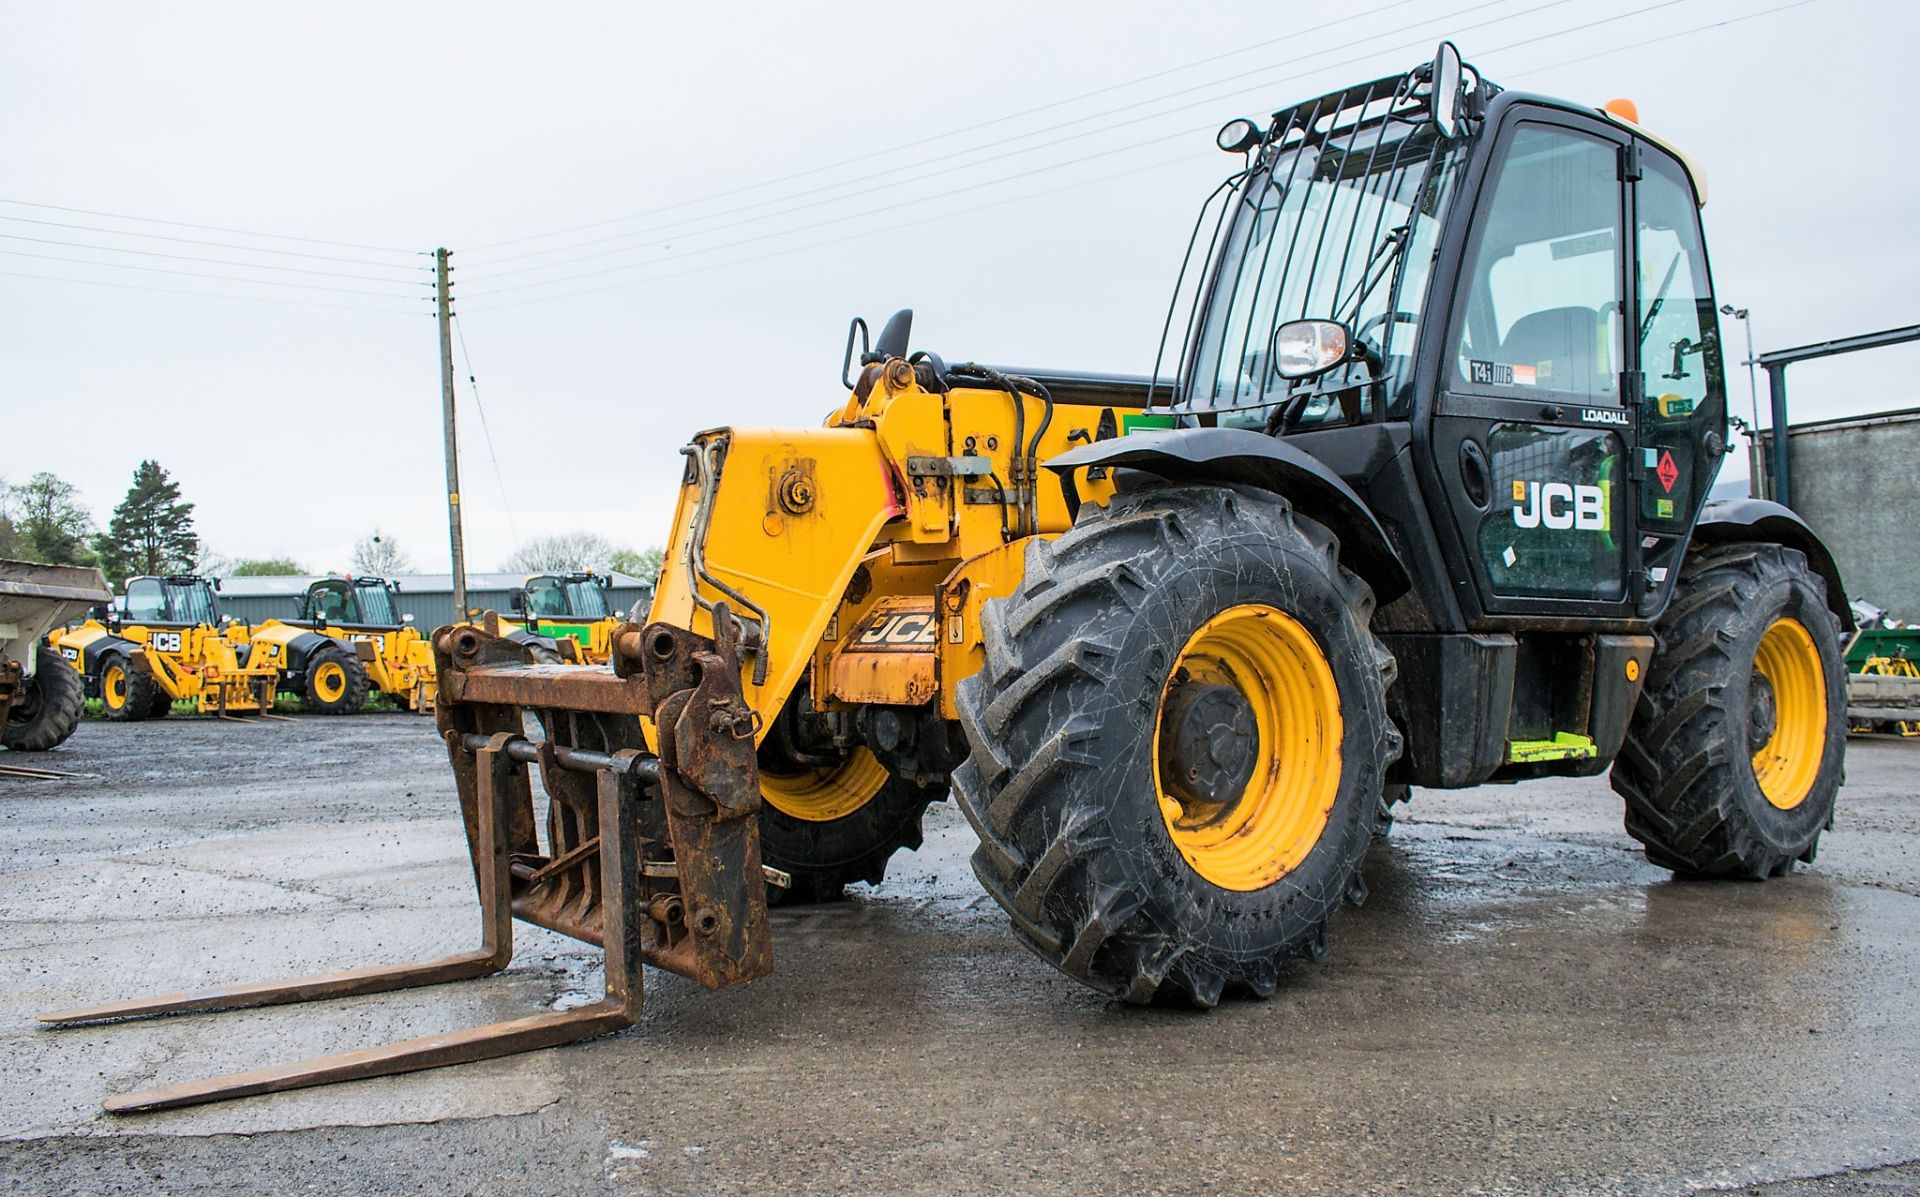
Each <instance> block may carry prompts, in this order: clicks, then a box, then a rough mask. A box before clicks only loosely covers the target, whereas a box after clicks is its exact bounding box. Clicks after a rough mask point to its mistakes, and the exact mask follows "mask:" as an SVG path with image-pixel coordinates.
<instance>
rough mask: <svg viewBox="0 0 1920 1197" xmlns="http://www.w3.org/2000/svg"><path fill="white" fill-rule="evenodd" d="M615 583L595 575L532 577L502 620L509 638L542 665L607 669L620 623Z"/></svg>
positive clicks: (515, 594) (513, 598)
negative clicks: (612, 601)
mask: <svg viewBox="0 0 1920 1197" xmlns="http://www.w3.org/2000/svg"><path fill="white" fill-rule="evenodd" d="M611 584H612V579H611V578H608V577H606V576H604V575H602V574H596V573H594V572H593V571H591V570H582V571H577V572H574V573H567V574H557V573H556V574H529V575H528V576H527V579H526V581H525V583H524V584H523V585H521V586H520V587H519V588H518V589H516V590H515V591H514V592H513V594H512V595H511V596H510V597H509V600H508V602H509V611H508V612H506V613H504V614H502V615H501V616H500V626H501V627H503V628H506V629H508V631H507V637H508V638H509V639H511V640H513V641H515V642H517V643H520V644H525V645H527V646H528V647H529V648H531V649H532V650H533V653H534V656H535V658H536V659H539V660H546V661H565V662H568V663H578V664H585V665H605V664H606V663H607V662H608V661H609V660H610V659H611V658H612V656H613V632H614V629H615V628H617V627H619V626H620V619H619V617H618V616H616V615H614V614H613V612H612V611H611V610H610V609H609V608H608V605H607V588H608V586H609V585H611Z"/></svg>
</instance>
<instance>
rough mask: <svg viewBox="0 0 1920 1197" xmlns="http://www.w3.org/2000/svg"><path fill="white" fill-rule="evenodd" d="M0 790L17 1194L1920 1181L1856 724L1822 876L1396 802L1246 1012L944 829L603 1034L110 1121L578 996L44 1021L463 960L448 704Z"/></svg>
mask: <svg viewBox="0 0 1920 1197" xmlns="http://www.w3.org/2000/svg"><path fill="white" fill-rule="evenodd" d="M32 763H34V764H37V765H44V766H47V767H52V768H60V769H69V770H80V771H86V772H88V773H91V774H93V775H94V776H93V777H91V778H88V779H82V780H74V781H53V782H49V781H16V780H8V779H0V978H4V984H0V1052H3V1053H4V1059H5V1062H6V1068H5V1072H4V1076H3V1077H0V1186H3V1187H4V1191H6V1192H9V1193H12V1192H18V1193H46V1194H56V1193H57V1194H75V1193H93V1192H142V1193H144V1192H174V1193H187V1192H201V1191H231V1192H308V1191H311V1192H319V1193H408V1194H430V1193H489V1194H490V1193H532V1192H550V1193H658V1194H670V1193H688V1194H694V1193H698V1194H708V1193H816V1192H821V1193H824V1192H836V1193H871V1194H896V1193H898V1194H946V1193H973V1192H1066V1191H1074V1192H1089V1193H1124V1194H1136V1193H1162V1192H1164V1193H1195V1192H1216V1193H1227V1194H1252V1193H1303V1194H1310V1193H1328V1194H1350V1193H1400V1192H1406V1193H1447V1194H1455V1193H1545V1192H1553V1193H1558V1192H1569V1193H1633V1194H1641V1193H1645V1194H1685V1193H1694V1192H1699V1191H1717V1190H1732V1191H1735V1192H1751V1191H1758V1192H1762V1193H1766V1194H1769V1195H1770V1197H1801V1195H1807V1197H1812V1195H1814V1194H1821V1195H1828V1194H1842V1193H1844V1194H1856V1193H1857V1194H1874V1195H1876V1197H1878V1195H1883V1194H1893V1193H1914V1192H1920V1165H1915V1164H1914V1163H1913V1161H1915V1160H1916V1159H1920V855H1916V854H1915V852H1914V851H1913V847H1912V846H1913V844H1914V843H1915V839H1916V832H1920V741H1908V742H1900V741H1895V740H1880V739H1876V740H1855V741H1853V743H1852V745H1851V747H1850V750H1849V757H1848V777H1849V783H1848V785H1847V788H1846V789H1845V790H1844V791H1843V793H1842V796H1841V806H1840V815H1839V822H1838V826H1837V827H1836V828H1835V829H1834V830H1833V831H1832V832H1830V833H1829V835H1828V837H1827V839H1826V841H1825V844H1824V846H1823V848H1822V851H1821V854H1820V858H1819V861H1818V863H1817V864H1816V865H1815V866H1814V867H1811V868H1806V869H1803V870H1801V871H1800V872H1798V873H1796V874H1795V875H1793V876H1790V877H1787V878H1784V879H1780V880H1776V881H1772V882H1768V883H1765V884H1750V883H1724V884H1701V883H1688V882H1676V881H1675V880H1673V879H1672V878H1671V876H1670V875H1669V874H1667V873H1666V872H1664V871H1663V870H1660V869H1656V868H1654V867H1652V866H1650V865H1648V864H1647V863H1646V861H1645V860H1644V859H1643V858H1642V857H1641V855H1640V854H1639V852H1638V851H1637V849H1636V846H1635V845H1634V844H1633V843H1632V842H1631V841H1630V840H1628V839H1627V838H1626V836H1625V834H1624V833H1623V832H1622V831H1621V830H1620V803H1619V800H1618V799H1617V798H1616V797H1615V796H1614V795H1613V793H1612V792H1611V791H1610V790H1609V789H1608V788H1607V786H1606V783H1605V780H1604V779H1594V780H1588V781H1579V782H1539V783H1533V784H1529V785H1526V786H1517V787H1488V788H1485V789H1482V790H1478V791H1470V792H1466V793H1454V794H1442V793H1416V795H1415V799H1414V802H1413V804H1412V806H1411V807H1408V808H1402V810H1403V817H1402V819H1401V821H1400V823H1399V825H1398V826H1397V827H1396V828H1395V830H1394V834H1393V836H1392V837H1391V838H1390V839H1389V840H1387V841H1386V842H1385V843H1382V844H1378V845H1376V847H1375V848H1374V850H1373V853H1372V855H1371V857H1370V858H1369V862H1368V867H1367V879H1368V882H1369V884H1370V886H1371V889H1372V896H1371V898H1370V899H1369V901H1368V902H1367V904H1366V905H1365V907H1363V908H1361V909H1357V910H1348V911H1345V912H1343V913H1342V914H1341V915H1340V916H1338V917H1337V918H1336V920H1335V922H1334V925H1333V928H1332V934H1331V940H1332V947H1333V951H1332V954H1331V955H1330V956H1329V957H1328V958H1327V959H1326V960H1325V961H1323V962H1322V963H1320V964H1318V965H1314V966H1295V968H1294V970H1293V971H1292V972H1291V973H1289V974H1288V976H1287V979H1286V981H1285V983H1284V984H1283V985H1282V988H1281V990H1280V992H1279V994H1278V995H1276V996H1275V997H1274V998H1272V999H1270V1000H1267V1001H1251V1000H1242V1001H1229V1002H1225V1003H1223V1004H1222V1005H1221V1006H1220V1007H1219V1008H1218V1009H1216V1010H1214V1011H1212V1012H1209V1013H1199V1012H1195V1011H1190V1010H1185V1009H1172V1008H1166V1009H1162V1008H1151V1009H1136V1008H1132V1007H1123V1006H1118V1005H1114V1004H1112V1003H1108V1002H1106V1001H1104V1000H1103V999H1101V998H1100V997H1099V996H1097V995H1095V994H1093V993H1091V992H1089V991H1086V990H1084V989H1082V988H1081V987H1080V986H1078V985H1077V984H1076V983H1074V982H1071V981H1069V980H1068V979H1066V978H1065V977H1063V976H1061V975H1059V974H1057V973H1054V972H1053V971H1052V970H1051V969H1049V968H1048V967H1047V966H1046V965H1044V964H1042V963H1041V962H1040V961H1039V960H1038V959H1036V958H1035V957H1033V956H1031V955H1029V954H1028V953H1027V952H1026V951H1025V950H1024V949H1023V948H1021V947H1020V946H1019V945H1018V943H1017V942H1016V941H1015V940H1014V938H1013V937H1012V935H1011V933H1010V932H1009V931H1008V929H1007V927H1006V923H1005V919H1004V918H1003V917H1002V915H1001V914H1000V912H999V910H998V909H997V908H996V907H994V906H993V904H992V903H991V902H990V901H989V900H987V899H986V898H985V897H984V896H982V895H981V893H980V891H979V890H978V888H977V887H976V885H975V883H974V881H973V878H972V875H971V872H970V870H969V869H968V867H967V854H968V852H969V851H970V850H971V846H972V845H971V835H970V833H969V832H968V830H967V828H966V825H965V822H964V820H962V819H961V818H960V817H959V815H958V813H957V812H956V811H954V810H952V809H951V808H950V807H947V806H944V805H943V806H938V807H936V808H935V809H934V811H933V812H932V814H931V815H930V818H929V827H928V837H927V844H926V846H925V848H923V849H922V850H921V851H920V852H918V853H912V854H905V855H903V856H901V857H899V858H897V859H896V861H895V864H894V869H893V875H892V877H890V878H889V881H888V883H887V884H886V885H884V886H882V887H880V888H879V889H876V890H871V891H869V890H866V889H865V888H864V887H856V892H854V893H853V894H852V895H851V896H850V898H849V900H848V901H845V902H842V903H838V904H834V905H831V906H822V907H814V908H808V909H800V910H782V911H777V912H776V913H775V916H774V924H775V937H776V938H775V952H776V956H777V958H778V962H779V963H778V969H777V971H776V973H775V975H774V976H773V977H771V978H769V979H767V980H764V981H760V982H756V983H754V984H752V985H749V986H744V987H741V988H737V989H733V990H729V991H726V992H723V993H719V994H708V993H705V992H702V991H700V990H699V989H698V988H697V987H696V986H694V985H692V984H690V983H688V982H686V981H683V980H681V979H679V978H677V977H672V976H668V975H665V974H658V973H654V972H651V971H649V974H648V993H647V1011H646V1016H645V1018H644V1019H643V1021H642V1022H641V1023H640V1025H638V1026H636V1027H634V1028H632V1029H631V1030H628V1031H626V1032H623V1033H621V1034H618V1035H614V1036H610V1037H608V1038H605V1039H602V1040H598V1041H595V1042H592V1043H588V1044H584V1045H578V1046H573V1047H566V1048H559V1049H555V1050H550V1051H545V1052H538V1053H533V1054H530V1055H525V1056H518V1057H512V1058H509V1059H505V1060H499V1061H492V1062H488V1063H484V1064H476V1065H467V1066H463V1067H459V1068H452V1069H441V1070H438V1071H433V1072H425V1073H416V1074H413V1075H410V1076H405V1077H397V1078H390V1079H386V1080H378V1081H366V1082H358V1083H353V1084H346V1085H336V1086H332V1087H329V1088H323V1089H315V1090H308V1091H305V1092H299V1093H286V1094H278V1095H274V1096H271V1097H265V1098H255V1099H250V1100H245V1101H239V1102H232V1103H227V1104H225V1105H221V1106H212V1107H204V1108H201V1109H196V1110H183V1111H175V1112H170V1113H163V1114H155V1115H145V1116H137V1117H114V1116H111V1115H106V1114H102V1113H100V1112H99V1102H100V1100H101V1099H102V1098H103V1097H106V1096H108V1095H110V1094H113V1093H118V1092H125V1091H127V1090H130V1089H136V1088H144V1087H148V1086H150V1085H153V1084H164V1083H169V1082H173V1081H178V1080H185V1079H189V1078H192V1077H195V1076H199V1075H206V1074H209V1073H212V1072H225V1071H231V1070H234V1069H239V1068H246V1067H251V1066H255V1065H259V1064H265V1063H270V1062H276V1061H283V1060H290V1059H295V1058H299V1057H303V1056H308V1055H313V1054H318V1053H321V1052H330V1051H339V1050H345V1049H349V1048H353V1047H357V1046H365V1045H369V1044H373V1043H377V1042H382V1041H386V1040H391V1039H398V1038H405V1037H409V1036H412V1035H419V1034H426V1033H430V1032H434V1031H441V1030H450V1029H453V1028H456V1027H460V1026H463V1025H468V1024H471V1023H473V1022H479V1021H490V1020H494V1019H500V1018H508V1017H514V1016H516V1015H520V1014H526V1013H533V1012H536V1011H538V1010H542V1009H547V1008H551V1007H553V1006H555V1005H556V1004H557V1005H562V1006H564V1005H570V1004H574V1003H577V1002H579V1001H582V1000H584V999H585V998H586V997H587V996H597V994H598V993H599V985H600V980H601V978H600V974H599V971H598V953H597V952H596V951H593V950H591V949H588V948H586V947H584V946H583V945H580V944H576V943H573V942H572V941H569V940H565V939H563V938H561V937H558V936H554V935H551V934H547V933H545V932H540V931H537V930H533V929H528V928H524V927H522V928H519V941H518V949H517V952H516V956H515V959H514V965H513V967H512V968H511V969H510V970H509V971H508V972H506V973H504V974H501V975H500V976H497V977H492V978H488V979H485V980H481V981H469V982H464V983H461V984H457V985H451V986H442V987H439V988H435V989H424V990H415V991H411V992H407V993H398V994H390V995H380V996H375V997H364V998H355V999H348V1000H342V1001H333V1002H322V1003H317V1004H314V1005H311V1006H306V1007H286V1008H280V1009H276V1010H268V1011H254V1012H236V1013H228V1014H215V1015H190V1016H184V1017H178V1018H172V1019H160V1020H154V1021H150V1022H147V1023H140V1024H125V1025H119V1026H111V1027H88V1028H77V1029H69V1030H60V1031H48V1030H41V1029H38V1028H37V1027H36V1026H35V1024H34V1022H33V1015H34V1014H35V1013H36V1012H38V1011H41V1010H45V1009H51V1008H56V1007H61V1006H68V1005H74V1004H78V1003H81V1002H84V1001H91V1000H105V999H111V998H119V997H134V996H139V995H142V994H146V993H157V992H168V991H173V990H177V989H183V988H193V987H199V986H203V985H212V984H222V983H228V982H234V981H244V980H254V979H265V978H269V977H276V976H289V975H294V974H298V973H302V972H311V971H320V970H325V969H332V968H340V967H347V966H351V965H357V964H378V963H389V962H396V961H401V960H406V959H412V958H417V957H424V956H431V955H440V954H443V953H445V952H448V951H452V950H457V949H460V948H465V947H468V946H470V945H472V944H473V943H474V942H475V941H476V940H477V936H478V925H477V924H478V920H477V917H476V908H475V907H474V904H473V899H472V896H471V880H470V874H469V872H468V869H467V865H466V863H465V856H464V844H463V840H462V837H461V832H460V824H459V819H458V816H457V813H456V809H455V805H454V798H453V789H452V780H451V775H450V774H449V773H448V772H447V771H446V762H445V755H444V752H443V750H442V749H441V747H440V745H439V743H438V741H437V740H436V739H435V738H434V735H433V731H432V727H431V724H430V722H429V721H427V720H424V719H418V718H414V717H409V716H404V715H368V716H360V717H355V718H345V719H300V720H296V721H294V722H290V723H255V724H245V725H232V724H219V723H214V722H208V721H200V720H179V721H173V720H169V721H168V722H166V723H163V724H149V725H134V726H126V725H104V724H100V723H88V724H87V725H85V726H84V727H82V728H81V730H80V732H79V733H78V734H77V735H76V736H75V737H74V739H73V740H72V741H71V742H70V743H69V745H68V746H67V747H66V748H64V749H62V750H60V751H59V752H56V753H53V754H51V755H49V756H47V757H44V758H36V759H35V760H34V761H33V762H32Z"/></svg>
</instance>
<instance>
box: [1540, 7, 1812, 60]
mask: <svg viewBox="0 0 1920 1197" xmlns="http://www.w3.org/2000/svg"><path fill="white" fill-rule="evenodd" d="M1815 2H1816V0H1793V3H1791V4H1782V5H1780V6H1778V7H1776V8H1764V9H1761V10H1760V11H1759V12H1749V13H1741V14H1740V15H1739V16H1737V17H1727V18H1725V19H1724V20H1719V21H1709V22H1707V23H1706V24H1704V25H1695V26H1694V27H1693V28H1691V29H1680V30H1676V31H1675V32H1673V33H1663V34H1661V35H1660V36H1659V37H1649V38H1642V39H1641V40H1639V41H1636V42H1632V43H1630V44H1628V45H1625V46H1615V47H1613V48H1612V49H1610V50H1596V51H1594V52H1593V53H1592V54H1582V55H1581V56H1580V57H1578V58H1567V59H1563V60H1561V61H1559V62H1550V63H1547V64H1546V65H1545V66H1537V67H1528V68H1527V69H1526V70H1523V71H1513V72H1510V73H1508V74H1507V78H1509V79H1519V78H1522V77H1524V76H1527V75H1537V74H1539V73H1540V72H1542V71H1557V70H1559V69H1560V68H1561V67H1570V66H1577V65H1579V64H1580V63H1583V62H1592V61H1593V60H1594V59H1596V58H1605V57H1606V56H1607V55H1609V54H1618V53H1620V51H1622V50H1642V49H1645V48H1646V47H1648V46H1657V45H1659V44H1660V43H1661V42H1670V41H1672V40H1674V39H1675V38H1680V37H1687V36H1689V35H1691V34H1695V33H1705V32H1706V31H1707V30H1709V29H1721V28H1724V27H1726V26H1728V25H1738V24H1740V23H1741V22H1742V21H1752V20H1756V19H1758V18H1760V17H1770V16H1772V15H1773V14H1774V13H1777V12H1786V11H1787V10H1788V9H1790V8H1804V7H1806V6H1807V5H1809V4H1813V3H1815Z"/></svg>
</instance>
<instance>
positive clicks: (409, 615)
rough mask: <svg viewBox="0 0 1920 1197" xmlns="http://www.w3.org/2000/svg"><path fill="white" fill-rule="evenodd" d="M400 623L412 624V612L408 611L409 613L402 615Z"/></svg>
mask: <svg viewBox="0 0 1920 1197" xmlns="http://www.w3.org/2000/svg"><path fill="white" fill-rule="evenodd" d="M400 622H401V623H412V622H413V612H411V611H409V612H407V613H406V614H405V615H402V616H401V617H400Z"/></svg>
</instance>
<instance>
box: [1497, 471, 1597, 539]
mask: <svg viewBox="0 0 1920 1197" xmlns="http://www.w3.org/2000/svg"><path fill="white" fill-rule="evenodd" d="M1513 523H1514V526H1515V527H1518V528H1552V529H1554V530H1556V531H1560V530H1565V529H1568V528H1577V529H1579V530H1581V531H1583V532H1604V531H1606V530H1607V492H1606V488H1604V487H1599V486H1586V485H1579V484H1570V483H1566V482H1522V481H1520V480H1519V479H1517V478H1516V479H1514V483H1513Z"/></svg>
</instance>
